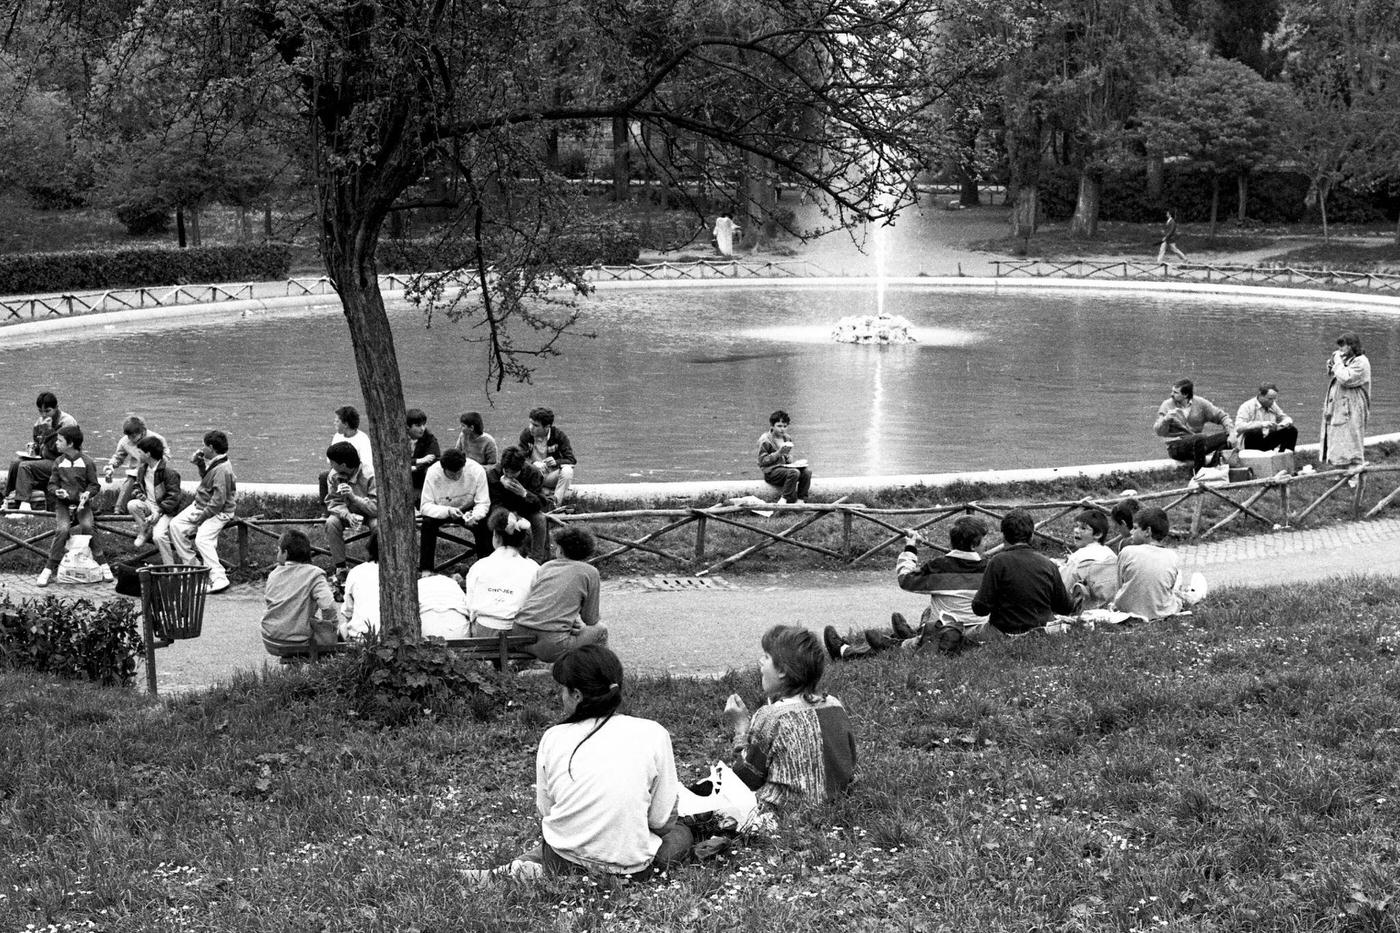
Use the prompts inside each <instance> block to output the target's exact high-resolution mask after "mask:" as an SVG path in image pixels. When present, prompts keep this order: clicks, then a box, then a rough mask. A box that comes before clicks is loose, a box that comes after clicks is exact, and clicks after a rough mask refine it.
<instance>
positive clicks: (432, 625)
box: [262, 450, 608, 662]
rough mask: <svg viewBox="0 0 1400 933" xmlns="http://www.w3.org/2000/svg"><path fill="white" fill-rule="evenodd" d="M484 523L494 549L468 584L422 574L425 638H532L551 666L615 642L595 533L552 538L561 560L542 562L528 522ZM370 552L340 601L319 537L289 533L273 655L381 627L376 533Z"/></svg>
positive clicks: (268, 634) (267, 640)
mask: <svg viewBox="0 0 1400 933" xmlns="http://www.w3.org/2000/svg"><path fill="white" fill-rule="evenodd" d="M452 452H453V451H451V450H449V451H448V452H447V454H444V457H446V456H448V455H450V454H451V453H452ZM486 524H487V525H488V526H489V529H490V534H491V538H492V542H491V543H492V548H491V551H490V553H489V554H488V555H487V556H485V557H483V558H481V559H479V560H477V561H476V562H475V563H474V564H472V566H471V569H470V570H469V571H468V572H467V575H466V579H465V581H464V582H463V583H462V584H459V583H458V582H457V580H455V579H454V578H452V577H449V576H446V575H443V574H437V573H424V574H422V575H420V577H419V579H418V603H419V610H420V612H421V613H422V615H421V617H420V619H419V623H420V630H421V632H422V634H423V636H424V637H435V638H443V639H449V640H451V639H460V638H483V637H489V636H493V635H497V634H500V633H502V632H505V633H509V634H512V635H528V636H531V637H533V638H534V642H533V643H532V644H531V645H529V646H527V647H526V648H525V651H526V652H527V653H529V654H531V655H533V656H534V657H535V658H536V659H538V660H540V661H545V662H553V661H556V660H557V659H558V658H560V657H561V656H563V655H564V654H566V653H568V652H569V651H571V650H573V649H574V648H578V647H581V646H583V645H590V644H600V645H601V644H606V643H607V640H608V630H607V627H606V626H605V625H603V624H602V621H601V618H602V616H601V612H600V605H601V595H602V579H601V577H600V575H599V573H598V568H596V567H594V566H593V565H592V564H590V563H588V559H589V558H590V557H592V556H593V551H594V549H595V547H596V543H595V541H594V538H593V534H592V533H591V532H590V531H588V529H586V528H581V527H576V526H566V527H564V528H562V529H560V530H559V531H558V532H557V533H556V534H555V537H554V543H555V545H556V546H557V547H558V548H559V554H560V556H559V557H556V558H554V559H552V560H546V561H545V562H544V563H543V564H540V563H538V562H536V561H535V560H534V559H533V558H531V557H529V556H528V555H529V554H530V552H531V529H530V523H529V522H528V521H526V520H525V519H523V518H521V517H520V516H518V515H515V514H513V513H511V512H509V511H507V510H505V509H497V510H495V511H493V512H492V513H491V516H490V518H488V519H487V522H486ZM366 550H367V552H368V556H369V560H367V561H365V562H364V563H361V564H358V565H357V566H356V567H355V568H354V569H353V570H351V571H350V572H349V573H348V574H347V575H346V577H345V581H344V587H343V595H342V597H341V598H339V599H338V598H337V594H336V593H335V590H334V589H333V588H332V586H331V584H330V582H329V581H328V580H327V579H326V575H325V573H324V572H323V571H322V570H321V569H320V568H318V567H316V566H315V565H314V564H312V563H311V555H312V550H311V540H310V539H309V538H308V537H307V536H306V535H305V533H303V532H300V531H287V532H285V533H283V535H282V537H281V539H280V540H279V541H278V555H277V557H278V564H277V566H276V567H275V568H274V569H273V571H272V573H270V574H269V575H268V578H267V588H266V610H265V612H264V615H263V620H262V631H263V645H264V647H265V648H266V649H267V650H268V653H270V654H273V655H300V654H303V653H305V652H306V650H307V648H308V647H310V646H312V645H315V646H320V647H325V646H330V645H333V644H335V643H337V642H341V641H349V640H353V639H356V638H363V637H365V636H368V635H371V634H374V633H377V632H378V631H380V614H379V563H378V561H379V543H378V535H377V534H375V533H373V532H372V533H371V534H370V535H369V538H368V539H367V543H366Z"/></svg>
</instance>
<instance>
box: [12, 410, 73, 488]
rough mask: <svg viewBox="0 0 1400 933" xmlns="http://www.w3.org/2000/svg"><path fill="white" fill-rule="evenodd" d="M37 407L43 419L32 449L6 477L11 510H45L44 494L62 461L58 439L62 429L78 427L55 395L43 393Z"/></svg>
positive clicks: (35, 431) (15, 462) (33, 433)
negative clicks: (56, 461)
mask: <svg viewBox="0 0 1400 933" xmlns="http://www.w3.org/2000/svg"><path fill="white" fill-rule="evenodd" d="M34 406H35V407H36V408H38V409H39V417H38V419H37V420H36V421H35V422H34V427H33V429H32V431H31V440H30V442H29V446H28V447H27V448H26V449H25V450H24V451H21V452H20V455H19V459H17V460H13V461H11V463H10V469H9V472H8V473H7V474H6V476H5V496H6V502H5V507H6V508H9V509H24V510H27V509H32V508H34V507H35V506H37V507H39V508H40V509H42V508H44V506H45V501H44V491H45V489H46V488H47V487H48V485H49V475H50V474H51V473H52V472H53V462H54V461H55V460H57V459H58V446H57V444H56V442H55V440H54V438H56V437H57V436H58V429H59V428H63V427H69V426H72V427H77V426H78V420H77V419H76V418H74V417H73V416H72V415H70V414H68V413H67V412H65V411H61V410H60V409H59V407H58V397H57V396H55V395H54V394H53V393H52V392H40V393H39V397H38V398H37V399H35V400H34Z"/></svg>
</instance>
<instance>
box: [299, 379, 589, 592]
mask: <svg viewBox="0 0 1400 933" xmlns="http://www.w3.org/2000/svg"><path fill="white" fill-rule="evenodd" d="M406 417H407V422H408V435H409V441H410V443H411V444H412V449H411V451H410V452H409V454H410V470H411V475H412V478H413V486H414V492H415V495H416V498H417V502H418V510H419V515H420V519H421V523H422V538H421V543H420V549H419V568H420V570H421V571H422V572H423V573H424V574H432V573H434V572H435V570H436V568H437V545H438V539H439V538H440V537H441V531H442V529H443V528H445V527H450V526H457V527H460V528H464V529H466V530H468V531H470V532H471V534H472V540H473V549H474V551H475V552H476V555H477V556H478V557H484V556H486V555H488V554H490V553H491V552H492V550H493V549H494V547H495V545H494V543H493V542H494V534H493V531H492V526H491V520H492V517H493V516H494V515H496V514H497V513H508V514H513V515H514V516H515V517H516V518H517V519H521V520H524V521H525V522H527V523H528V524H529V529H530V540H531V547H530V552H529V553H530V557H531V558H533V559H534V561H535V562H536V563H544V562H545V561H547V560H549V555H550V548H549V536H548V527H549V526H548V520H547V519H546V518H545V513H546V512H548V511H551V510H552V509H555V508H558V507H559V506H561V505H563V503H564V500H565V499H566V498H567V496H568V494H569V487H570V485H571V484H572V483H573V478H574V467H575V466H576V465H577V463H578V461H577V459H576V458H575V456H574V450H573V445H572V444H571V443H570V442H569V438H568V435H566V434H565V433H564V432H563V431H561V430H560V429H559V428H557V427H555V425H554V412H553V411H551V410H550V409H548V408H534V409H532V410H531V411H530V416H529V423H528V424H527V426H526V427H525V428H524V429H523V430H522V431H521V432H520V437H519V439H518V442H517V443H516V444H515V445H514V446H509V447H504V448H502V447H501V446H500V445H499V444H497V442H496V439H495V438H494V437H492V436H491V435H490V434H488V433H486V430H485V425H484V423H483V421H482V418H481V415H480V414H479V413H478V412H474V411H469V412H466V413H464V414H463V415H462V416H461V418H460V422H461V431H460V433H459V434H458V436H457V442H456V443H455V444H454V445H453V446H452V447H449V448H447V449H446V450H443V449H442V446H441V444H440V443H439V442H438V439H437V437H436V436H435V435H434V434H433V432H432V431H431V430H429V429H428V416H427V415H426V414H424V412H423V411H422V410H421V409H417V408H410V409H409V410H408V412H407V413H406ZM335 418H336V433H335V435H334V436H333V437H332V438H331V444H330V446H329V447H328V448H327V449H326V460H327V462H328V464H329V467H330V468H329V469H328V470H327V471H326V472H325V473H323V474H322V475H321V481H320V487H321V498H322V499H323V500H324V502H325V505H326V521H325V531H326V541H327V548H328V549H329V550H330V552H331V560H332V563H333V565H334V573H335V580H334V582H335V586H336V588H337V589H339V588H340V587H343V585H344V583H345V580H346V578H347V576H348V574H349V561H348V559H347V557H346V553H345V542H346V537H347V535H350V534H354V533H356V532H358V531H361V530H366V531H373V530H374V529H375V528H376V527H377V525H378V523H379V501H378V489H377V485H376V483H375V478H374V462H373V457H372V456H371V447H370V440H369V437H368V435H367V434H365V432H364V431H362V430H360V414H359V412H358V411H356V410H355V408H354V407H353V406H350V405H345V406H342V407H341V408H338V409H336V412H335Z"/></svg>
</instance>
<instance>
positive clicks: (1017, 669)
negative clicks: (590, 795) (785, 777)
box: [0, 580, 1400, 931]
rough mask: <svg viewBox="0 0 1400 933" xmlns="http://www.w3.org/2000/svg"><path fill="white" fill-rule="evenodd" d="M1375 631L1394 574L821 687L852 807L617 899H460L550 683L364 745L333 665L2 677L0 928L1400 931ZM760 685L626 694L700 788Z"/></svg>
mask: <svg viewBox="0 0 1400 933" xmlns="http://www.w3.org/2000/svg"><path fill="white" fill-rule="evenodd" d="M1397 610H1400V583H1397V582H1395V581H1376V580H1351V581H1344V582H1342V583H1339V584H1335V585H1330V586H1327V587H1323V588H1317V589H1309V588H1301V587H1298V588H1288V589H1276V590H1269V591H1252V592H1246V591H1226V592H1223V593H1220V594H1218V595H1217V596H1216V597H1214V598H1213V599H1212V600H1211V601H1209V602H1208V604H1206V605H1205V606H1204V607H1203V608H1201V609H1200V610H1199V611H1198V612H1197V614H1196V615H1195V616H1194V617H1192V618H1189V619H1186V620H1183V621H1177V622H1171V623H1162V624H1157V625H1153V626H1145V627H1142V628H1139V629H1135V630H1132V631H1128V632H1113V633H1108V632H1099V633H1092V634H1087V635H1082V636H1071V637H1068V638H1064V639H1042V640H1034V641H1021V642H1018V643H1015V644H1013V645H1009V646H1004V647H1002V648H1000V649H987V650H985V651H983V652H981V653H980V654H977V655H973V656H969V657H964V658H959V659H951V660H950V659H945V658H940V657H937V656H924V657H918V658H912V659H878V660H871V661H866V662H863V663H854V664H846V665H840V666H837V667H835V668H834V669H833V671H832V672H831V673H830V675H829V677H828V684H827V686H828V687H829V689H831V690H832V691H833V692H835V693H837V694H838V695H840V696H841V697H842V698H843V699H844V700H845V702H846V703H847V705H848V706H849V707H850V708H851V709H852V711H853V715H854V718H855V722H856V726H857V729H858V736H859V741H860V750H861V755H862V761H861V770H862V779H861V781H860V783H859V784H858V785H857V788H856V790H855V792H854V793H853V794H852V795H850V796H849V797H848V798H846V799H844V800H842V801H840V802H838V803H837V804H835V805H832V806H830V807H824V808H821V809H819V810H817V811H816V812H814V813H813V814H811V815H810V817H809V818H808V819H806V820H799V821H797V822H796V823H795V824H794V825H792V826H791V827H790V828H789V829H788V830H787V831H786V834H785V836H784V837H783V838H781V839H778V840H770V841H766V842H763V843H760V844H757V845H754V846H752V847H750V848H747V849H744V850H741V851H740V852H739V853H738V854H737V855H736V856H734V858H733V859H732V861H731V862H730V863H729V864H726V865H705V866H692V867H688V868H686V869H684V870H682V871H680V872H678V873H676V874H674V876H673V877H672V879H671V880H670V881H669V882H665V883H662V884H659V885H655V886H644V887H643V886H639V887H635V888H627V887H618V886H615V885H613V884H611V883H602V884H599V885H595V884H592V883H588V882H574V883H548V884H544V885H538V886H526V887H500V888H496V889H491V890H486V891H482V892H474V891H466V890H464V889H463V888H462V887H461V885H460V883H459V881H458V875H457V870H458V869H459V868H462V867H467V866H481V865H488V864H493V863H496V862H498V861H500V860H503V859H506V858H508V857H509V856H510V855H511V854H513V853H514V852H516V851H518V850H519V849H520V848H522V847H523V846H525V845H526V844H528V843H529V842H531V841H532V839H533V837H534V835H535V833H536V824H535V819H534V816H533V813H532V810H533V806H532V800H533V798H532V791H531V786H530V785H531V778H532V770H531V766H532V756H533V749H534V746H535V744H536V741H537V740H538V737H539V735H540V733H541V731H542V730H543V729H544V728H545V727H546V726H547V725H548V723H549V722H550V721H551V720H552V717H553V716H555V715H556V713H555V709H554V705H553V698H552V696H551V695H550V691H549V690H548V685H547V684H545V683H541V682H538V681H536V682H533V683H528V682H526V683H520V684H518V685H516V686H515V687H512V688H509V692H508V693H507V695H506V696H505V697H503V698H502V699H503V700H505V699H508V701H509V702H508V703H507V704H504V705H501V706H498V707H497V708H495V709H493V710H487V709H483V708H481V707H480V706H479V707H478V712H479V714H480V715H481V716H484V721H479V720H478V718H477V717H474V716H472V715H470V714H469V713H466V714H463V715H462V716H459V717H458V716H444V717H443V718H440V719H429V720H426V721H423V722H420V723H419V724H417V725H413V726H408V727H403V728H400V729H396V730H379V729H375V728H370V727H367V726H366V725H364V724H362V723H360V722H358V721H356V720H355V719H354V718H353V717H350V716H347V715H346V713H345V711H344V706H343V703H342V702H341V701H340V700H338V699H337V697H336V696H335V695H334V694H333V693H328V692H326V690H325V689H323V688H324V686H325V684H326V683H330V682H333V681H334V676H335V669H334V668H333V667H329V666H327V667H325V668H323V669H322V670H321V671H320V672H317V673H316V674H313V675H309V676H308V675H306V674H299V673H291V674H276V675H272V676H270V677H268V678H266V679H264V680H255V679H244V680H241V681H239V682H238V683H236V684H234V685H232V686H230V687H228V688H226V689H220V690H216V691H213V692H211V693H209V694H207V695H199V696H192V697H187V698H182V699H179V700H173V701H166V702H165V703H164V704H151V703H148V702H146V701H145V700H144V699H142V698H141V697H139V696H137V695H135V694H127V693H115V692H102V691H98V690H96V689H93V688H88V687H84V686H77V685H70V684H52V683H46V682H44V681H42V680H40V679H36V678H33V677H28V676H20V675H9V676H6V677H4V678H3V679H0V709H3V710H4V716H3V717H2V718H0V737H3V741H0V748H3V749H4V752H3V767H0V838H3V843H4V848H5V850H6V852H7V854H8V855H9V856H10V857H11V859H12V866H13V867H12V868H10V869H9V875H10V877H9V879H8V881H9V883H7V884H6V885H5V886H4V888H3V890H0V928H3V929H15V930H18V929H22V928H23V927H24V926H25V924H28V923H34V924H36V925H37V926H39V927H41V928H42V927H43V926H44V925H45V924H54V925H55V927H56V928H58V929H96V930H118V929H121V930H138V929H139V930H147V929H163V930H221V931H223V930H288V929H295V930H319V929H358V930H409V929H417V930H421V931H429V930H464V929H465V930H503V929H504V930H527V929H541V928H555V929H561V930H573V929H600V930H601V929H606V930H633V929H635V930H651V929H685V930H700V931H707V930H714V931H721V930H723V931H728V930H734V929H744V930H791V931H799V930H801V931H805V930H818V929H833V928H838V927H846V928H849V929H851V930H877V929H878V930H884V929H923V930H935V929H937V930H944V929H946V930H969V929H979V930H1030V929H1056V930H1088V929H1138V928H1149V927H1151V928H1156V927H1163V928H1168V929H1179V930H1211V929H1270V930H1395V929H1400V914H1397V911H1396V908H1395V906H1393V905H1394V904H1395V903H1396V902H1397V901H1396V895H1397V893H1400V892H1397V880H1396V878H1397V875H1396V870H1395V866H1396V863H1397V861H1400V843H1397V841H1396V837H1395V833H1394V826H1395V823H1396V819H1397V815H1400V787H1397V786H1396V774H1397V772H1398V771H1400V748H1397V743H1396V736H1397V734H1400V670H1397V666H1396V655H1395V652H1396V650H1397V645H1398V644H1400V625H1398V624H1397V621H1396V620H1397ZM323 678H324V679H323ZM755 679H756V678H755V677H754V676H753V674H752V672H748V673H745V674H743V675H731V677H730V678H729V679H726V680H722V681H718V682H694V681H687V680H678V679H661V680H648V681H643V682H640V683H631V684H629V691H630V693H631V696H632V700H631V704H632V708H631V711H632V712H634V713H636V714H639V715H643V716H648V717H652V718H655V719H657V720H659V721H661V722H662V723H664V724H666V725H667V727H668V728H670V729H671V730H672V733H673V736H674V741H675V747H676V753H677V759H678V764H679V766H680V769H681V771H682V774H683V775H685V774H695V773H697V772H698V771H700V770H701V768H702V766H703V764H704V763H705V762H706V761H707V760H709V759H710V758H712V757H713V756H716V755H718V754H721V753H722V751H723V743H722V742H721V741H720V734H719V730H718V722H717V719H718V717H717V713H718V710H719V708H720V706H721V705H722V700H723V697H724V696H725V695H726V694H727V693H728V692H729V691H730V690H732V689H736V688H737V689H740V690H741V691H742V692H744V693H745V695H746V696H747V698H748V699H749V700H750V702H753V701H755V700H756V697H755V695H754V694H755V689H756V688H755V683H754V681H755ZM697 711H698V712H697ZM11 885H13V886H11Z"/></svg>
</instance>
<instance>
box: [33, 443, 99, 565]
mask: <svg viewBox="0 0 1400 933" xmlns="http://www.w3.org/2000/svg"><path fill="white" fill-rule="evenodd" d="M54 445H55V447H56V448H57V450H58V457H57V458H56V459H55V460H54V461H53V471H52V472H51V473H50V474H49V486H48V489H49V495H51V496H52V497H53V500H54V505H53V521H54V525H53V544H52V545H51V546H50V547H49V563H48V566H46V567H45V568H44V569H43V570H42V571H40V573H39V579H38V580H36V581H34V582H35V583H36V584H37V585H39V586H48V585H49V581H50V580H52V579H53V575H54V572H55V571H57V570H58V565H59V562H60V561H62V560H63V552H64V551H65V550H67V547H68V532H69V529H70V528H71V527H72V526H73V523H74V522H75V521H76V522H77V525H78V532H79V533H80V534H85V535H88V536H89V537H90V538H91V544H90V547H91V549H92V559H93V560H95V561H97V564H98V567H99V568H100V569H101V571H102V579H104V580H111V579H112V571H111V569H110V568H109V567H108V566H107V561H106V559H105V558H104V557H103V555H102V545H101V544H99V543H98V540H97V529H96V528H95V527H94V526H93V521H92V502H91V500H92V497H93V496H95V495H97V493H98V492H99V491H100V490H101V489H102V487H101V485H99V483H98V481H97V464H96V463H94V462H93V459H92V458H91V457H89V456H88V455H87V454H85V453H83V429H82V428H80V427H78V426H77V425H76V424H67V425H64V426H63V427H61V428H59V429H58V433H57V434H56V435H55V436H54Z"/></svg>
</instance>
